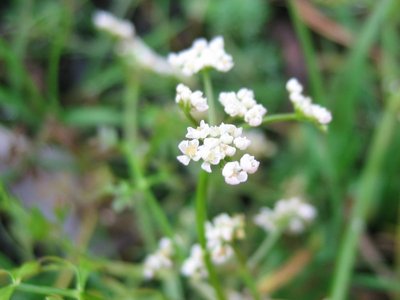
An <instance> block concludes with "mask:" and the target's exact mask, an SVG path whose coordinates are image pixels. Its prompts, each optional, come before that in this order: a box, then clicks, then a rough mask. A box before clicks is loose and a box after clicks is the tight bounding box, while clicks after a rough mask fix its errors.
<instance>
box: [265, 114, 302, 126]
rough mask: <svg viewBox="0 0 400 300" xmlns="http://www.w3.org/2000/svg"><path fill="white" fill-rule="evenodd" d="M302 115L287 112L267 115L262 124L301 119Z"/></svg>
mask: <svg viewBox="0 0 400 300" xmlns="http://www.w3.org/2000/svg"><path fill="white" fill-rule="evenodd" d="M299 120H300V117H299V116H298V115H297V114H296V113H287V114H275V115H272V116H266V117H264V119H263V122H262V124H263V125H266V124H271V123H277V122H286V121H299Z"/></svg>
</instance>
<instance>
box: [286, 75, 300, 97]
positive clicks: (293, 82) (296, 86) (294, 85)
mask: <svg viewBox="0 0 400 300" xmlns="http://www.w3.org/2000/svg"><path fill="white" fill-rule="evenodd" d="M286 89H287V91H288V92H289V94H301V93H302V92H303V86H302V85H301V84H300V82H299V81H298V80H297V79H296V78H290V79H289V80H288V82H287V83H286Z"/></svg>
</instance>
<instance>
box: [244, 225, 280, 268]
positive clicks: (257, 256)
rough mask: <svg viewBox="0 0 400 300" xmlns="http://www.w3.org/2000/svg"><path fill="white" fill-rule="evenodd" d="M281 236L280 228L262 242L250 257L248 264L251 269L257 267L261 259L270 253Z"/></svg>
mask: <svg viewBox="0 0 400 300" xmlns="http://www.w3.org/2000/svg"><path fill="white" fill-rule="evenodd" d="M280 236H281V232H280V231H279V230H276V231H273V232H271V233H270V234H269V235H268V236H267V238H266V239H264V241H263V242H262V244H261V245H260V247H258V248H257V250H256V251H255V252H254V254H253V255H252V256H251V257H250V259H249V261H248V265H249V267H250V268H251V269H254V268H255V267H257V266H258V265H259V264H260V262H261V260H262V259H263V258H265V256H266V255H267V254H268V253H269V251H270V250H271V249H272V247H273V246H274V245H275V244H276V242H277V241H278V239H279V238H280Z"/></svg>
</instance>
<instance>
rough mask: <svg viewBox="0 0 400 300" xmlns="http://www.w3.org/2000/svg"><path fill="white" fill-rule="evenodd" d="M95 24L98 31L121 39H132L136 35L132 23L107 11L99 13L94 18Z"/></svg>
mask: <svg viewBox="0 0 400 300" xmlns="http://www.w3.org/2000/svg"><path fill="white" fill-rule="evenodd" d="M93 23H94V25H95V26H96V27H97V28H98V29H100V30H103V31H106V32H107V33H109V34H111V35H113V36H115V37H117V38H120V39H130V38H133V35H134V34H135V28H134V27H133V25H132V24H131V23H129V22H128V21H124V20H120V19H118V18H116V17H115V16H113V15H112V14H110V13H108V12H106V11H97V12H96V13H95V14H94V16H93Z"/></svg>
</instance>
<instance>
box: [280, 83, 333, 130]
mask: <svg viewBox="0 0 400 300" xmlns="http://www.w3.org/2000/svg"><path fill="white" fill-rule="evenodd" d="M286 89H287V91H288V92H289V99H290V101H292V103H293V105H294V108H295V110H296V111H297V112H299V113H301V114H302V115H304V116H305V117H306V118H309V119H310V120H313V121H314V122H317V123H319V124H321V125H327V124H329V123H330V122H331V121H332V114H331V112H330V111H329V110H327V109H326V108H325V107H322V106H321V105H318V104H314V103H312V101H311V98H310V97H306V96H304V95H303V86H302V85H301V84H300V83H299V82H298V80H297V79H295V78H291V79H289V81H288V82H287V83H286Z"/></svg>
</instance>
